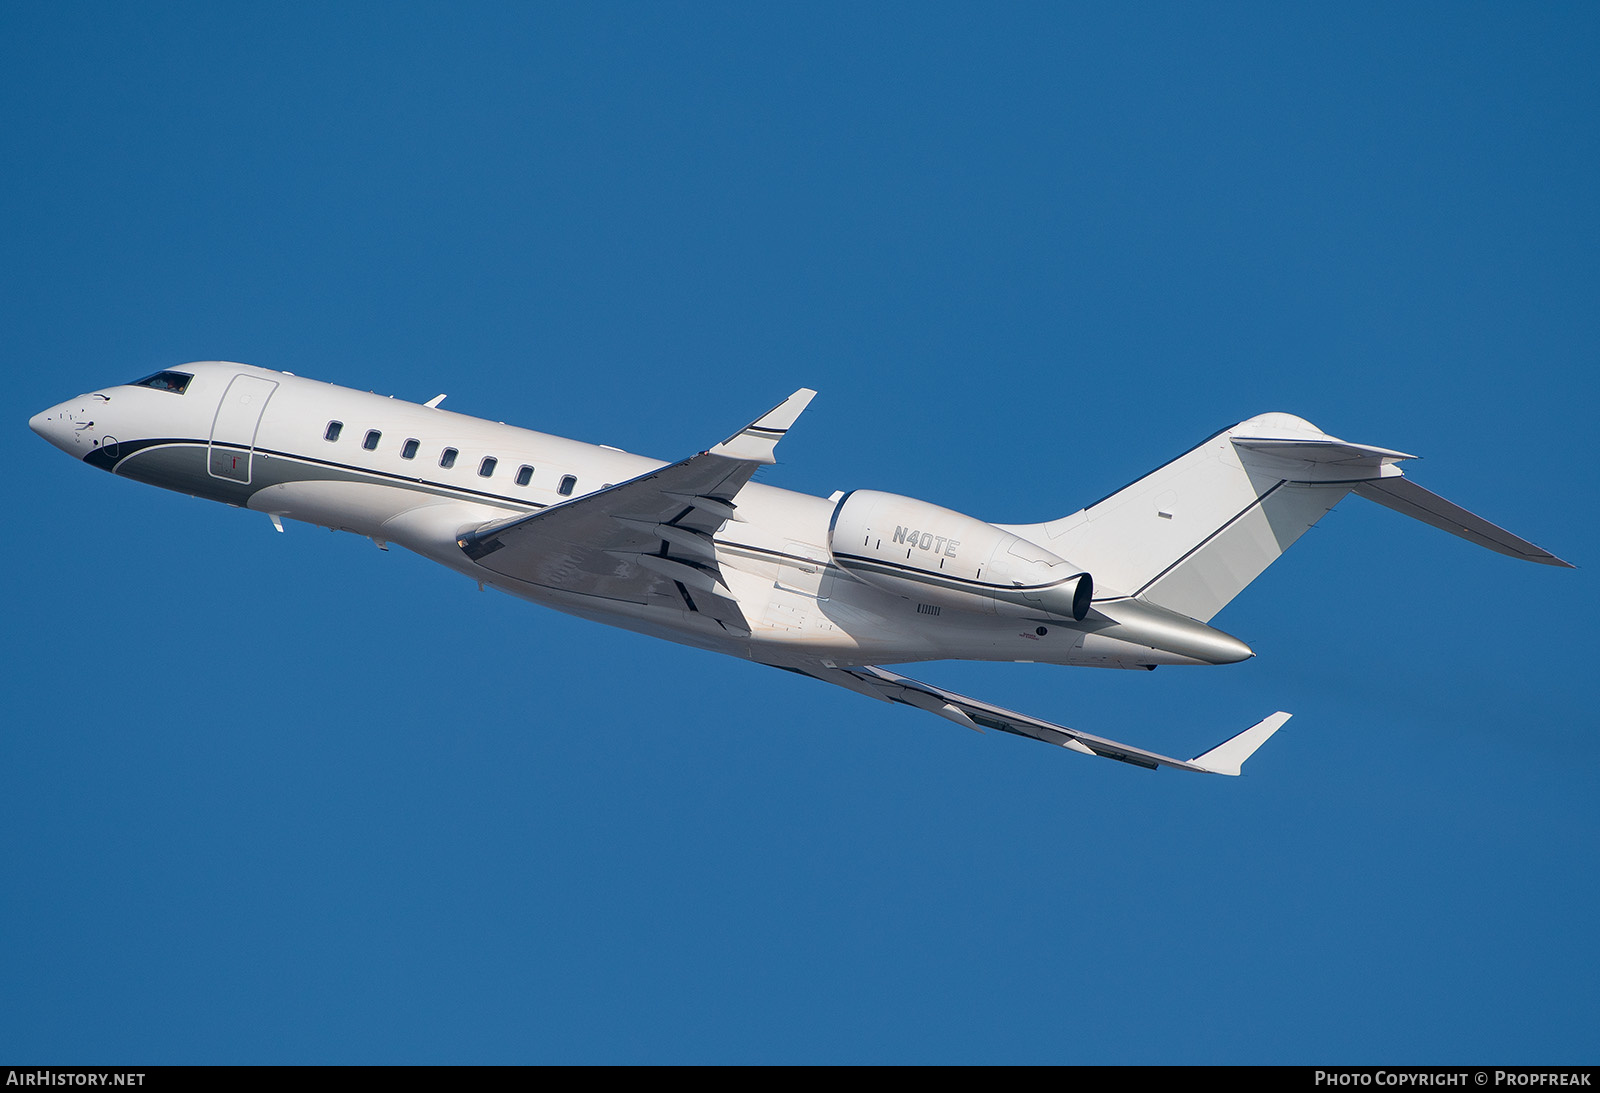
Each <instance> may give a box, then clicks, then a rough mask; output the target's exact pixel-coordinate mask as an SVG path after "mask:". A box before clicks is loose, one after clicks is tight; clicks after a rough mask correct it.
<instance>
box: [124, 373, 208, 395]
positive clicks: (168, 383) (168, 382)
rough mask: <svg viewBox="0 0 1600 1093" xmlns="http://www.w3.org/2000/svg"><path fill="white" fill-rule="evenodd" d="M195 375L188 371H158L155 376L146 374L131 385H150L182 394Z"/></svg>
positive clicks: (158, 389) (156, 388)
mask: <svg viewBox="0 0 1600 1093" xmlns="http://www.w3.org/2000/svg"><path fill="white" fill-rule="evenodd" d="M192 379H194V377H193V376H191V375H189V374H188V373H186V372H157V373H156V374H155V375H153V376H146V377H145V378H144V379H142V380H135V381H134V382H133V383H131V384H129V385H128V386H130V387H150V388H153V389H155V390H157V391H171V392H172V393H173V394H174V395H181V394H183V393H184V392H185V391H187V390H188V389H189V381H190V380H192Z"/></svg>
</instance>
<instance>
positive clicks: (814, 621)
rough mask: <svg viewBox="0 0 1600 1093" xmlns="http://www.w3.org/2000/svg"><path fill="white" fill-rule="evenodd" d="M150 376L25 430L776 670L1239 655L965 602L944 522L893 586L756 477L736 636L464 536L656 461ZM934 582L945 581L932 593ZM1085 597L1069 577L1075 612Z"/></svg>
mask: <svg viewBox="0 0 1600 1093" xmlns="http://www.w3.org/2000/svg"><path fill="white" fill-rule="evenodd" d="M162 375H172V376H178V377H187V378H185V379H179V380H175V381H172V382H171V383H170V384H168V385H167V386H161V385H160V383H159V382H158V383H157V385H155V386H139V385H118V386H113V387H105V388H101V389H98V390H95V391H92V392H89V393H87V394H85V395H82V396H80V397H78V398H76V399H72V400H69V401H67V402H64V403H61V404H60V405H58V406H55V407H52V408H51V409H49V410H46V411H44V412H43V413H40V414H38V415H36V416H35V417H34V418H33V419H32V421H31V422H30V425H31V426H32V428H33V429H34V431H35V432H37V433H39V434H40V435H41V436H44V437H45V438H46V439H48V440H49V441H50V442H51V443H52V444H54V445H55V446H56V447H58V448H61V449H62V450H63V451H66V452H68V453H69V454H71V455H74V456H76V457H77V458H80V459H82V460H83V461H84V462H87V463H89V464H92V465H94V466H96V467H99V468H101V469H104V470H108V471H111V472H112V473H114V474H117V475H119V476H122V477H126V478H132V479H135V480H138V481H141V482H146V483H149V484H150V485H154V486H160V487H162V488H164V489H170V490H175V491H178V492H181V493H187V494H191V495H193V496H196V497H204V498H208V499H210V500H215V501H221V502H224V503H226V504H229V505H234V506H237V507H240V508H248V509H254V510H256V511H258V512H261V513H265V514H268V515H270V516H272V517H273V518H274V520H275V521H281V520H283V519H290V520H298V521H304V522H306V523H310V524H316V525H320V526H323V527H328V528H332V529H335V530H340V531H349V532H352V533H354V534H357V535H362V536H366V537H368V538H371V539H372V540H374V541H375V542H377V543H378V544H379V545H384V546H386V545H387V544H390V543H394V544H398V545H400V546H403V547H405V548H407V549H408V550H411V551H414V552H415V553H417V554H420V555H422V556H423V557H426V558H430V559H432V560H434V561H436V562H438V563H440V564H441V565H444V566H447V567H449V568H450V569H453V570H455V571H457V572H459V573H462V574H464V575H466V576H467V577H469V578H471V579H472V580H474V581H477V582H479V583H480V584H483V585H486V586H493V587H496V588H500V589H502V590H504V591H506V592H509V593H511V594H513V595H516V596H519V597H522V598H524V599H527V600H531V601H533V602H535V603H541V604H544V605H546V606H549V607H553V608H556V609H558V610H561V611H565V612H568V613H570V614H574V615H579V616H583V617H586V618H590V619H594V620H596V621H600V622H604V623H608V624H610V625H614V626H621V627H625V628H628V629H632V630H636V631H640V632H644V633H647V634H652V635H655V636H658V637H663V638H667V639H669V640H672V641H677V642H682V643H685V644H689V645H694V646H699V647H702V648H706V649H711V650H715V651H717V652H722V653H728V654H731V655H735V656H740V657H745V658H749V659H752V660H757V661H762V662H765V663H769V664H778V665H805V664H816V663H822V664H825V665H827V666H829V667H832V666H835V665H837V666H841V667H844V666H853V665H868V664H882V663H905V662H912V661H924V660H942V659H962V660H995V661H1026V662H1040V663H1052V664H1081V665H1090V666H1097V667H1125V668H1133V667H1152V666H1154V665H1157V664H1205V663H1226V662H1230V661H1237V660H1242V659H1244V658H1246V657H1248V656H1250V655H1251V654H1250V651H1249V649H1248V648H1247V647H1246V646H1245V645H1244V644H1243V643H1242V642H1238V641H1237V640H1236V639H1233V638H1230V637H1228V636H1227V635H1225V634H1222V633H1221V632H1220V631H1216V630H1212V629H1211V628H1209V627H1206V626H1203V625H1202V624H1200V623H1196V622H1192V621H1191V620H1182V619H1177V617H1176V616H1173V617H1171V618H1167V617H1157V616H1154V615H1152V613H1151V612H1152V610H1153V609H1151V608H1149V607H1148V606H1146V605H1142V604H1140V603H1137V602H1136V601H1133V600H1130V599H1129V598H1128V597H1125V596H1122V595H1120V594H1118V593H1116V592H1114V591H1111V590H1107V591H1106V592H1105V593H1104V594H1097V595H1096V597H1095V601H1094V608H1095V610H1094V611H1092V612H1089V613H1088V616H1087V617H1085V618H1082V619H1081V620H1080V619H1075V618H1073V617H1071V611H1070V609H1069V608H1066V607H1061V606H1059V605H1055V606H1052V605H1050V604H1044V605H1042V606H1040V607H1039V609H1038V610H1032V609H1031V608H1030V602H1029V601H1027V600H1024V599H1022V598H1021V597H1020V596H1018V597H1013V599H1015V600H1016V606H1014V607H1013V608H1011V609H1010V610H1009V613H1006V612H1002V613H995V611H994V610H993V608H992V607H989V608H985V609H982V610H963V609H962V603H963V601H962V600H961V599H960V594H961V589H962V587H963V586H962V585H961V584H960V583H959V582H958V581H956V580H955V579H954V578H950V579H945V578H944V575H943V574H941V573H938V572H933V571H931V569H930V567H933V566H934V565H936V564H938V565H951V568H952V570H953V569H954V568H955V567H954V565H953V564H952V560H953V559H956V558H958V556H959V553H960V549H961V542H962V540H963V538H970V533H968V532H964V531H962V530H961V528H960V527H957V526H955V525H954V524H953V523H952V525H951V526H950V527H934V526H929V527H911V528H907V527H905V526H903V525H902V526H899V527H897V529H896V530H897V531H899V532H900V533H901V534H902V536H903V535H905V534H911V535H913V536H914V537H913V539H912V542H911V544H910V546H909V547H908V548H907V557H908V558H910V559H912V560H913V561H914V562H915V564H917V565H922V566H923V567H924V569H929V570H930V572H931V573H932V575H931V576H923V575H922V571H917V572H912V573H911V576H910V578H909V579H908V580H907V579H901V580H900V584H899V585H895V586H892V587H893V588H894V589H895V590H886V588H885V587H879V586H875V585H874V584H872V583H868V582H867V581H864V580H862V579H861V578H860V576H859V575H858V573H859V572H861V571H859V570H858V571H857V572H856V573H853V572H852V571H851V569H850V568H846V567H841V565H839V564H838V563H837V562H836V560H835V558H834V554H833V552H832V551H831V550H830V531H831V524H832V522H833V521H834V520H835V519H836V516H837V514H838V512H839V510H840V508H841V505H842V503H843V502H842V500H841V496H842V495H836V496H835V497H834V498H832V499H825V498H820V497H812V496H808V495H805V494H800V493H795V492H792V491H789V490H783V489H777V488H774V487H771V486H767V485H763V484H760V483H755V482H750V483H747V484H746V485H744V486H743V488H742V489H741V490H740V491H739V492H738V495H737V516H736V518H734V519H730V520H728V521H727V522H726V523H724V524H723V526H722V527H721V528H720V530H718V531H717V532H716V534H715V536H714V540H715V553H716V558H715V562H716V565H717V567H718V568H719V569H720V571H721V574H722V576H723V579H724V580H725V581H726V584H727V587H728V590H730V591H731V592H732V593H733V594H734V596H735V597H736V598H737V602H738V605H739V607H740V609H741V610H742V612H743V616H744V619H745V620H746V622H747V624H748V632H744V631H743V630H742V629H740V628H737V627H733V628H730V627H729V626H728V625H726V624H725V623H724V622H719V621H718V620H716V619H714V618H711V617H709V616H708V615H706V614H705V613H703V612H700V611H697V610H695V609H694V607H693V600H692V598H690V597H689V596H687V595H686V596H685V598H684V601H683V602H666V603H663V602H653V601H640V602H636V601H634V600H630V599H627V598H608V597H606V596H601V595H593V594H585V593H581V592H574V591H573V590H572V589H571V588H570V587H563V584H562V582H561V581H559V580H550V581H548V582H545V583H540V582H531V581H527V580H519V579H516V578H514V577H511V576H508V575H506V574H505V573H502V572H498V571H496V570H495V569H492V568H488V567H486V566H485V565H483V564H480V562H479V561H477V560H475V559H474V558H472V557H470V556H469V555H468V553H467V552H465V551H464V550H463V549H462V545H461V543H462V536H463V535H465V534H467V533H468V532H470V531H471V530H472V529H475V528H480V527H482V526H484V525H487V524H491V523H493V522H495V521H503V520H506V519H508V518H512V517H516V516H519V515H523V514H528V513H533V512H536V511H539V510H542V509H545V508H548V507H551V506H555V505H558V504H561V503H563V502H567V501H570V500H572V499H574V498H580V497H584V496H586V495H588V494H591V493H593V492H595V491H599V490H603V489H606V488H608V487H610V486H612V485H613V484H616V483H622V482H625V481H627V480H629V479H633V478H636V477H638V476H640V475H643V474H647V473H648V472H650V471H652V470H655V469H658V468H661V467H664V466H666V464H665V463H663V462H662V461H660V460H655V459H649V458H646V457H643V456H638V455H633V454H629V453H627V452H623V451H618V450H616V449H613V448H609V447H605V446H601V445H596V444H588V443H584V442H581V441H577V440H570V439H566V438H563V437H559V436H552V435H549V434H546V433H539V432H534V431H532V430H529V429H522V428H518V427H515V426H511V425H506V424H502V423H499V422H493V421H487V420H483V419H480V418H475V417H469V416H466V415H463V414H458V413H454V412H452V411H449V410H445V409H442V408H440V407H437V406H428V405H419V404H416V403H411V402H406V401H404V400H401V399H397V398H393V397H386V396H382V395H377V394H373V393H370V392H362V391H355V390H351V389H349V388H344V387H339V386H335V385H333V384H329V383H323V382H320V381H317V380H312V379H306V378H302V377H298V376H293V375H291V374H288V373H284V372H275V371H270V370H268V369H263V368H256V367H252V366H249V365H242V364H234V363H228V362H216V361H212V362H204V363H199V364H190V365H183V366H181V367H180V368H178V369H175V370H174V371H173V372H172V373H163V374H162ZM141 382H148V381H141ZM180 385H181V388H182V389H181V390H178V389H176V388H178V387H179V386H180ZM929 508H930V509H931V506H930V507H929ZM934 511H943V510H934ZM950 516H951V517H959V514H950ZM960 519H965V520H970V519H971V518H965V517H962V518H960ZM974 523H976V522H974ZM984 526H986V527H987V526H988V525H984ZM924 540H926V546H924V545H923V541H924ZM935 543H937V545H938V550H937V551H934V550H933V549H932V547H933V545H934V544H935ZM899 545H901V544H896V548H897V549H898V547H899ZM913 555H914V557H913ZM908 564H909V563H908ZM980 576H981V572H980ZM934 578H938V579H939V580H942V581H943V584H942V585H940V586H937V587H936V585H935V583H934ZM920 581H928V582H929V583H928V584H927V585H926V586H925V587H927V588H928V589H929V594H927V595H918V591H919V588H921V587H924V585H921V584H919V583H918V582H920ZM968 583H969V584H970V583H971V582H970V581H969V582H968ZM952 590H953V591H952ZM896 591H899V592H900V593H901V594H896ZM1087 592H1088V587H1087V586H1085V587H1083V588H1082V589H1081V590H1080V593H1081V594H1080V597H1079V603H1078V607H1079V609H1080V614H1081V613H1082V608H1083V606H1084V604H1085V603H1086V601H1087ZM992 598H993V597H992V596H991V600H992ZM1001 598H1002V599H1003V598H1004V597H1003V596H1002V597H1001ZM985 602H988V601H985ZM1002 607H1004V604H1002ZM1141 612H1142V613H1141ZM1175 620H1176V621H1175Z"/></svg>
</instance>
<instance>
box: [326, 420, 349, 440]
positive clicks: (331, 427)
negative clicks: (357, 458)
mask: <svg viewBox="0 0 1600 1093" xmlns="http://www.w3.org/2000/svg"><path fill="white" fill-rule="evenodd" d="M343 428H344V422H342V421H330V422H328V427H327V428H326V429H324V430H322V439H323V440H328V441H333V440H338V439H339V430H341V429H343Z"/></svg>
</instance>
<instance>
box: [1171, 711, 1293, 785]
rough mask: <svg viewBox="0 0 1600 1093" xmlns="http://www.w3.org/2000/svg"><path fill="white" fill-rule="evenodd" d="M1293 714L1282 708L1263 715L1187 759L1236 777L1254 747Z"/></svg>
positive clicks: (1215, 771) (1216, 772) (1214, 772)
mask: <svg viewBox="0 0 1600 1093" xmlns="http://www.w3.org/2000/svg"><path fill="white" fill-rule="evenodd" d="M1292 716H1293V715H1292V714H1290V713H1288V712H1287V711H1284V710H1279V711H1278V712H1277V713H1274V714H1272V715H1271V716H1269V717H1264V718H1262V719H1261V720H1260V721H1257V722H1256V723H1255V724H1254V725H1251V726H1250V727H1249V728H1248V729H1246V730H1244V732H1241V733H1239V734H1238V735H1236V736H1231V737H1229V738H1228V739H1227V740H1224V741H1223V742H1222V743H1220V744H1218V745H1217V746H1216V747H1214V748H1212V749H1211V750H1210V751H1208V752H1205V753H1203V754H1201V755H1197V756H1195V757H1194V758H1193V759H1191V760H1189V761H1190V762H1191V763H1193V764H1194V765H1195V766H1197V767H1201V768H1204V769H1205V770H1207V771H1209V772H1210V773H1212V774H1226V775H1228V776H1230V777H1238V776H1239V774H1241V773H1242V769H1241V768H1243V766H1244V761H1245V760H1246V759H1248V758H1250V757H1251V756H1252V755H1254V754H1255V753H1256V749H1258V748H1260V747H1261V745H1262V744H1265V743H1266V742H1267V740H1268V739H1270V738H1271V736H1272V734H1273V733H1275V732H1277V731H1278V730H1279V729H1281V728H1283V726H1284V722H1286V721H1288V720H1289V718H1290V717H1292Z"/></svg>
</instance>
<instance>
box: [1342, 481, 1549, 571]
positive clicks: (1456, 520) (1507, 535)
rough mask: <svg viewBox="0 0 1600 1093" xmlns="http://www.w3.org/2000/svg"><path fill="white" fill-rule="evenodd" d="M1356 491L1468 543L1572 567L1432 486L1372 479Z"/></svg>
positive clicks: (1544, 562)
mask: <svg viewBox="0 0 1600 1093" xmlns="http://www.w3.org/2000/svg"><path fill="white" fill-rule="evenodd" d="M1355 492H1356V493H1358V494H1360V495H1361V496H1362V497H1365V498H1366V499H1367V500H1369V501H1376V502H1377V503H1378V504H1380V505H1383V506H1385V507H1386V508H1391V509H1394V511H1396V512H1398V513H1402V514H1404V515H1406V516H1409V517H1411V518H1412V519H1413V520H1421V521H1422V522H1423V523H1424V524H1431V525H1433V526H1434V527H1436V528H1440V529H1442V530H1444V531H1448V532H1449V533H1450V534H1452V535H1459V536H1461V538H1463V539H1465V540H1466V541H1467V542H1469V543H1477V544H1478V545H1479V546H1481V547H1488V548H1489V549H1490V550H1493V551H1496V552H1498V553H1500V554H1508V555H1510V556H1511V557H1513V558H1522V559H1523V560H1525V561H1529V562H1538V563H1539V564H1540V565H1558V566H1565V567H1566V568H1567V569H1572V568H1574V566H1573V565H1572V563H1571V562H1564V561H1562V560H1561V559H1560V558H1557V557H1556V556H1555V555H1554V554H1551V553H1550V552H1549V551H1548V550H1544V549H1542V548H1540V547H1536V546H1534V545H1533V544H1532V543H1530V542H1528V540H1526V539H1524V538H1522V537H1520V536H1517V535H1513V534H1511V532H1509V531H1507V530H1506V529H1505V528H1502V527H1499V526H1497V525H1495V524H1491V523H1489V521H1487V520H1485V519H1484V518H1483V517H1481V516H1478V515H1476V514H1474V513H1470V512H1468V511H1467V510H1466V509H1464V508H1462V507H1461V506H1460V505H1457V504H1455V503H1453V502H1450V501H1446V500H1445V499H1444V498H1443V497H1440V496H1439V495H1438V494H1436V493H1434V492H1433V491H1432V490H1428V489H1424V488H1423V487H1421V486H1419V485H1417V484H1416V483H1415V482H1412V481H1411V480H1410V479H1407V478H1378V479H1373V480H1372V481H1369V482H1362V483H1361V484H1360V485H1358V486H1356V487H1355Z"/></svg>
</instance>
